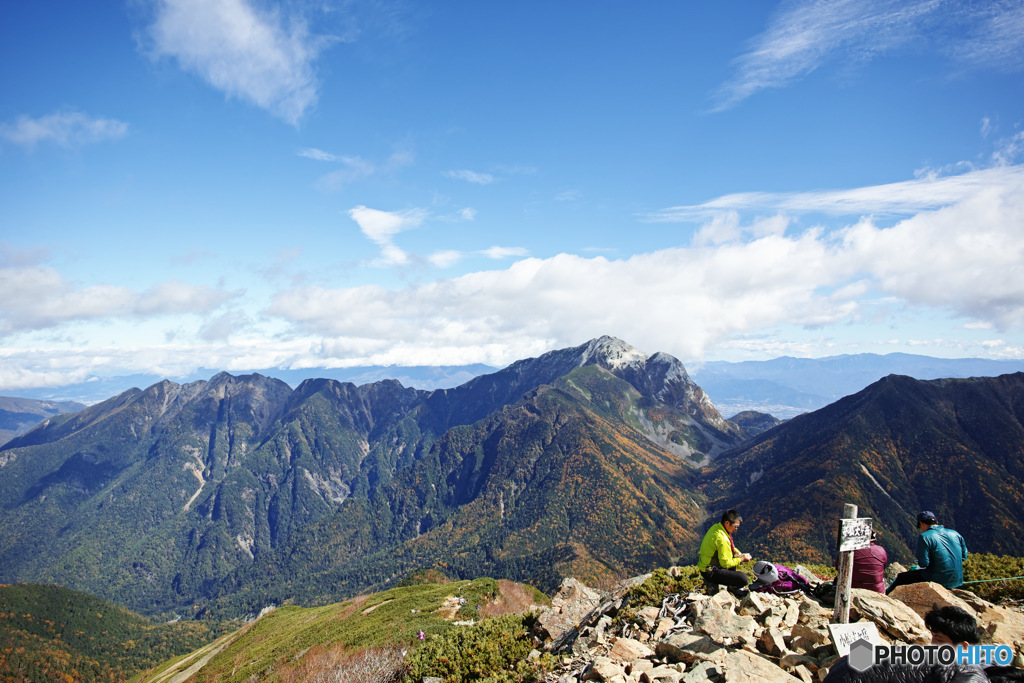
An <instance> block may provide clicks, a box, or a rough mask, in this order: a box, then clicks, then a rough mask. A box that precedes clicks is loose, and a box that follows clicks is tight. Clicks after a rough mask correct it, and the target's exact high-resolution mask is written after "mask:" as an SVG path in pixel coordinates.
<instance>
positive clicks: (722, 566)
mask: <svg viewBox="0 0 1024 683" xmlns="http://www.w3.org/2000/svg"><path fill="white" fill-rule="evenodd" d="M742 521H743V518H742V517H740V513H738V512H736V511H735V510H728V511H726V513H725V514H724V515H722V521H721V522H719V523H718V524H715V525H714V526H712V527H711V528H710V529H708V532H707V533H706V534H704V540H703V541H701V543H700V556H699V557H698V559H697V570H698V571H699V572H700V573H701V576H702V577H703V579H704V583H706V584H708V587H709V588H710V589H711V590H712V591H717V590H718V586H719V585H723V586H728V587H729V590H730V591H731V592H732V594H733V595H736V596H738V597H743V596H744V595H746V594H747V593H748V591H747V583H748V580H747V575H746V574H744V573H743V572H738V571H735V570H734V569H733V568H734V567H738V566H739V565H740V564H741V563H742V562H746V561H747V560H750V559H752V558H751V557H750V555H749V554H747V553H741V552H740V551H739V550H737V549H736V544H735V543H733V541H732V534H733V532H734V531H736V530H737V529H739V528H740V522H742Z"/></svg>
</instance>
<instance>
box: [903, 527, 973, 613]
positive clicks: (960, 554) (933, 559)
mask: <svg viewBox="0 0 1024 683" xmlns="http://www.w3.org/2000/svg"><path fill="white" fill-rule="evenodd" d="M917 528H918V529H919V530H920V531H921V535H920V536H919V537H918V538H917V564H918V566H919V569H912V570H910V571H908V572H903V573H901V574H897V575H896V580H895V581H893V582H892V584H891V585H890V586H889V588H887V589H886V591H885V594H886V595H888V594H889V593H892V591H893V589H895V588H896V587H897V586H905V585H907V584H910V583H922V582H924V581H934V582H935V583H937V584H940V585H942V586H945V587H946V588H959V587H960V586H962V585H963V583H964V560H966V559H967V543H966V542H964V537H963V536H961V535H960V534H958V533H957V532H955V531H953V530H952V529H947V528H946V527H944V526H942V525H941V524H939V520H938V519H936V517H935V513H934V512H930V511H928V510H925V511H924V512H922V513H921V514H919V515H918V516H917Z"/></svg>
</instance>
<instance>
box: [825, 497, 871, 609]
mask: <svg viewBox="0 0 1024 683" xmlns="http://www.w3.org/2000/svg"><path fill="white" fill-rule="evenodd" d="M837 545H838V547H839V562H838V567H837V568H838V570H839V573H838V574H837V575H836V604H835V609H834V610H833V612H832V622H833V623H835V624H848V623H850V590H851V589H850V585H851V584H852V583H853V551H854V550H858V549H860V548H867V547H868V546H869V545H871V518H870V517H860V518H858V517H857V506H856V505H851V504H850V503H847V504H846V505H844V506H843V518H842V519H841V520H839V543H838V544H837Z"/></svg>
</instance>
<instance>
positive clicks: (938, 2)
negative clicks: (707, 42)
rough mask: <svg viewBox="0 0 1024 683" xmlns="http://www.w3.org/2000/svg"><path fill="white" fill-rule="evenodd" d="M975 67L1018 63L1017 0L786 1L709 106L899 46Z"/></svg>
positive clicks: (1023, 13)
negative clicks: (965, 0)
mask: <svg viewBox="0 0 1024 683" xmlns="http://www.w3.org/2000/svg"><path fill="white" fill-rule="evenodd" d="M908 45H913V49H915V50H920V49H927V50H930V51H933V52H938V53H940V54H945V55H947V56H948V57H949V58H950V59H951V60H953V61H954V62H955V63H958V64H962V65H967V66H970V67H974V68H995V69H999V70H1010V71H1018V70H1020V69H1021V68H1024V49H1022V48H1024V5H1022V4H1021V3H1020V1H1019V0H1001V1H998V2H991V3H963V4H960V5H954V6H952V7H951V6H950V4H949V3H947V2H943V0H798V1H797V2H792V3H785V4H783V5H782V8H781V9H780V10H779V11H778V12H777V13H776V15H775V16H774V17H773V18H772V20H771V21H770V23H769V25H768V27H767V28H766V29H765V31H764V32H763V33H761V34H760V35H758V36H756V37H755V38H754V39H753V40H752V41H751V43H750V48H749V50H748V51H747V52H745V53H744V54H743V55H741V56H740V57H739V58H737V60H736V76H735V77H734V78H732V79H731V80H730V81H728V82H727V83H725V84H724V85H723V86H722V87H721V88H720V89H719V91H718V92H717V93H716V95H715V106H714V110H715V111H722V110H724V109H728V108H730V107H733V106H735V105H736V104H738V103H739V102H741V101H743V100H744V99H746V98H748V97H750V96H752V95H754V94H755V93H757V92H759V91H762V90H766V89H770V88H781V87H786V86H788V85H790V84H792V83H793V82H795V81H797V80H798V79H800V78H803V77H804V76H807V75H808V74H810V73H811V72H813V71H815V70H816V69H819V68H821V67H823V66H824V65H826V64H828V63H830V62H835V63H841V64H844V65H847V64H850V63H857V62H865V61H869V60H872V59H876V58H878V57H879V56H881V55H884V54H887V53H893V52H895V51H897V50H900V49H903V48H904V47H905V46H908Z"/></svg>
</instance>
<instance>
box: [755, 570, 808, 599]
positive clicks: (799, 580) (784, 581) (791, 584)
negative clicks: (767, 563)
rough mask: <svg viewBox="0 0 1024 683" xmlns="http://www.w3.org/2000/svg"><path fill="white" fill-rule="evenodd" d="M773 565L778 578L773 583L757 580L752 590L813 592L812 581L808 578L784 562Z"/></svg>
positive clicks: (785, 592)
mask: <svg viewBox="0 0 1024 683" xmlns="http://www.w3.org/2000/svg"><path fill="white" fill-rule="evenodd" d="M773 566H774V567H775V571H776V572H778V574H779V578H778V580H777V581H775V582H773V583H761V582H757V583H755V584H754V585H753V586H751V587H750V590H753V591H758V592H759V593H774V594H775V595H789V594H791V593H798V592H800V591H804V592H805V593H810V592H811V583H810V582H809V581H808V580H807V579H806V578H804V577H803V576H801V575H800V574H797V573H796V572H795V571H793V570H792V569H790V568H789V567H787V566H786V565H784V564H773Z"/></svg>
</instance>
